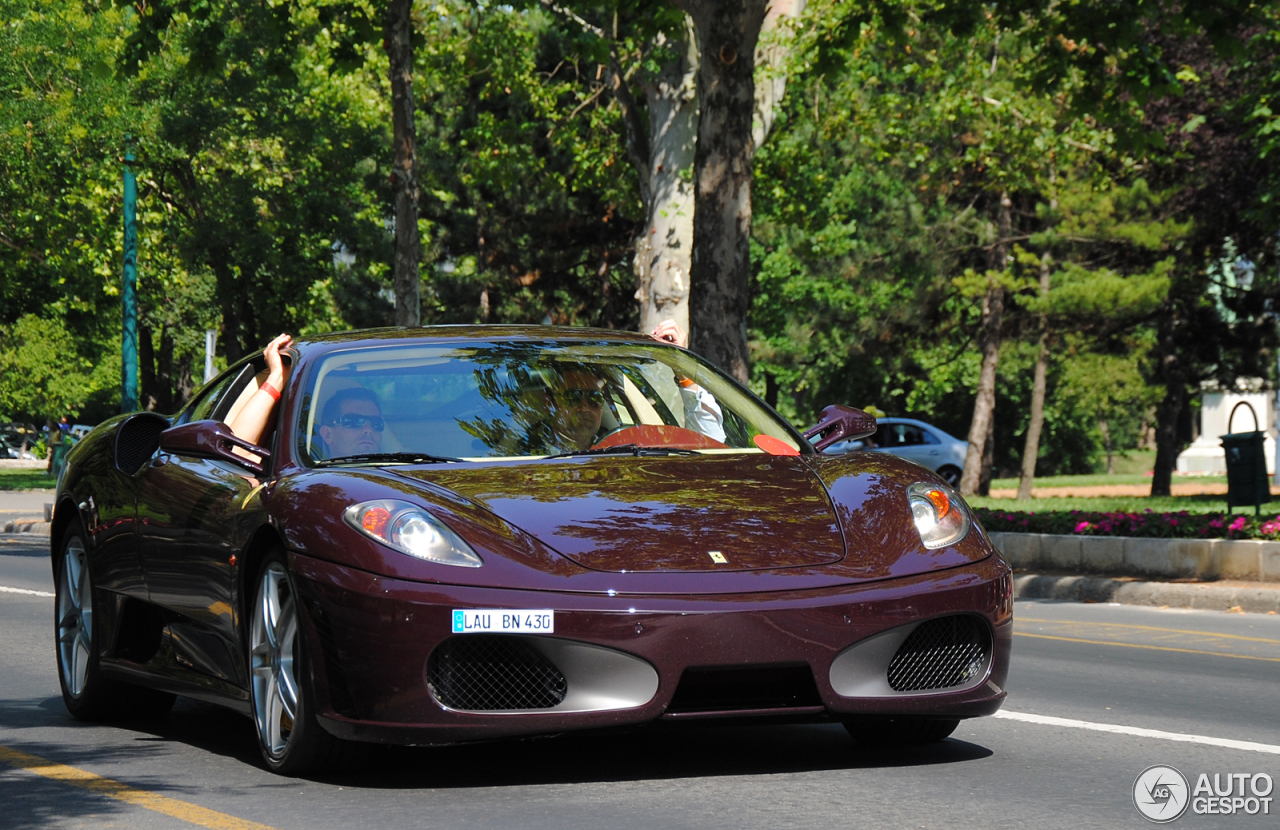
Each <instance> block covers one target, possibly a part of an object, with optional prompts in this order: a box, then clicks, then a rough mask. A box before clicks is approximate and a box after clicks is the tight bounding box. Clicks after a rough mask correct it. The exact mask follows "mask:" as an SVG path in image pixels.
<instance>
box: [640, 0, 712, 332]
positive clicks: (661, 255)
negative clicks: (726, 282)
mask: <svg viewBox="0 0 1280 830" xmlns="http://www.w3.org/2000/svg"><path fill="white" fill-rule="evenodd" d="M670 46H671V48H672V51H673V52H674V53H675V57H674V58H673V59H672V60H671V61H670V62H668V63H667V64H666V65H665V66H663V67H662V69H661V71H660V72H659V73H658V75H657V77H656V78H654V79H653V80H652V81H651V82H650V83H648V84H646V85H645V90H644V93H645V103H646V104H647V106H648V110H649V127H648V141H647V142H635V143H636V144H637V145H638V147H639V148H643V149H641V150H640V151H639V154H640V158H637V159H633V163H636V164H639V163H640V161H641V159H643V165H644V168H643V169H640V168H639V167H637V170H638V172H639V173H640V174H641V179H642V181H643V182H645V184H646V186H644V187H642V188H641V190H642V191H643V192H644V193H645V195H646V196H647V199H646V201H645V213H646V215H647V218H648V221H647V222H646V223H645V224H644V226H643V227H642V228H641V231H640V234H639V236H637V237H636V257H635V272H636V302H637V303H638V304H639V306H640V331H641V332H644V333H648V332H650V331H653V329H654V328H655V327H656V326H657V325H658V324H659V323H661V322H663V321H664V320H674V321H675V322H676V323H677V324H678V325H679V326H680V328H681V329H683V330H684V331H686V332H687V331H689V271H690V259H691V255H692V245H693V212H694V198H693V194H694V190H693V182H692V181H690V180H689V177H688V175H687V171H688V170H689V169H690V168H692V167H693V163H694V148H695V146H696V144H697V135H698V85H697V73H698V46H697V40H696V37H695V35H694V32H693V23H692V21H691V20H688V18H686V26H685V33H684V37H683V38H682V39H681V40H680V41H679V42H678V43H673V44H670ZM635 125H636V126H634V127H633V126H632V125H631V123H630V122H629V119H628V129H629V130H632V129H635V130H642V129H643V127H642V126H640V122H639V119H638V118H637V119H636V121H635ZM642 135H643V133H642Z"/></svg>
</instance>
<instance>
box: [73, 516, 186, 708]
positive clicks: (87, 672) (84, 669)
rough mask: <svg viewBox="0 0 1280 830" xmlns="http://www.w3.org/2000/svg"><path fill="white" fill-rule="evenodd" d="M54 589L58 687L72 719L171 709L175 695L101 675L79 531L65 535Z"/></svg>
mask: <svg viewBox="0 0 1280 830" xmlns="http://www.w3.org/2000/svg"><path fill="white" fill-rule="evenodd" d="M54 591H55V593H54V600H53V602H54V649H55V652H56V655H57V660H58V685H59V686H61V687H62V702H63V703H64V704H65V705H66V707H67V711H68V712H70V713H71V715H72V717H75V718H77V719H79V720H86V721H98V720H114V719H123V718H145V717H156V716H159V715H163V714H164V713H165V712H167V711H169V710H170V709H171V708H173V702H174V696H173V695H172V694H169V693H167V692H161V691H157V690H155V689H147V688H143V687H141V686H134V685H132V684H128V683H121V682H119V681H116V680H111V679H109V678H106V677H103V676H102V666H101V663H100V661H99V651H100V646H99V644H100V642H101V638H102V631H101V626H99V625H96V624H95V620H94V613H93V609H94V604H95V596H94V594H95V592H94V588H93V576H92V574H91V573H90V569H89V554H88V551H87V550H86V548H85V544H84V539H83V538H82V537H81V535H80V533H79V531H77V530H70V531H68V532H67V534H66V535H65V536H64V537H63V541H62V547H61V556H60V557H59V559H58V582H57V586H56V587H55V589H54Z"/></svg>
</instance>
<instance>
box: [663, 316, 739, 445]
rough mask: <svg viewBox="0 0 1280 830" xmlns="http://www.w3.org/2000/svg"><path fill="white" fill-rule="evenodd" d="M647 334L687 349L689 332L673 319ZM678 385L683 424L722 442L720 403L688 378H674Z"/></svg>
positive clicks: (722, 425)
mask: <svg viewBox="0 0 1280 830" xmlns="http://www.w3.org/2000/svg"><path fill="white" fill-rule="evenodd" d="M649 336H650V337H652V338H653V339H654V340H657V341H658V342H660V343H671V344H674V345H676V346H679V347H680V348H682V349H687V348H689V335H687V334H685V333H684V330H683V329H681V328H680V326H679V324H678V323H676V321H675V320H664V321H663V322H661V323H659V324H658V325H657V327H656V328H654V330H653V331H651V332H649ZM676 383H677V384H679V386H680V403H681V405H682V406H683V407H684V425H685V427H686V428H687V429H691V430H693V431H694V432H697V433H700V434H702V435H705V436H707V437H708V438H714V439H715V440H717V441H724V440H725V434H724V412H723V411H722V410H721V409H720V403H719V402H718V401H717V400H716V399H715V396H714V395H712V394H711V393H710V392H708V391H707V390H705V389H703V388H702V387H701V386H699V385H698V384H696V383H694V382H693V381H692V380H691V379H689V378H683V377H677V378H676Z"/></svg>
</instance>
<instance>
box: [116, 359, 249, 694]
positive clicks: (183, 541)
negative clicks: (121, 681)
mask: <svg viewBox="0 0 1280 830" xmlns="http://www.w3.org/2000/svg"><path fill="white" fill-rule="evenodd" d="M251 377H252V371H251V370H250V371H249V372H248V373H247V375H246V374H244V373H242V372H233V373H229V378H220V379H219V380H218V381H216V382H215V383H214V385H213V386H212V387H211V389H210V390H209V391H208V392H207V393H205V394H203V395H202V396H201V399H200V400H198V401H197V402H196V403H195V404H194V405H193V407H192V409H191V410H190V412H191V414H190V416H189V417H187V418H185V419H184V421H187V422H189V421H196V420H204V419H207V418H213V419H215V420H222V419H223V417H224V416H225V403H226V402H227V401H228V400H234V399H235V398H236V397H237V396H238V395H239V393H240V390H242V389H243V388H244V385H245V383H247V381H248V378H251ZM140 478H141V482H140V485H139V490H138V534H139V553H140V556H141V560H142V569H143V573H144V574H145V577H146V580H147V586H148V589H149V592H150V596H151V602H152V603H153V604H155V605H157V606H160V607H161V608H162V609H163V610H164V612H165V619H166V623H167V624H166V627H165V633H166V635H167V637H168V639H169V643H170V645H171V647H172V650H173V658H174V661H175V662H176V664H177V665H176V666H172V667H171V668H173V669H176V670H178V671H180V672H182V673H183V674H184V675H187V676H186V679H188V680H197V681H199V680H203V679H208V678H216V680H219V681H224V682H226V683H231V684H234V685H235V686H238V687H242V688H243V687H244V686H245V685H246V684H247V678H246V676H245V669H244V659H243V657H242V656H241V655H240V646H239V636H238V633H237V632H238V620H237V618H236V610H235V609H236V595H235V589H236V568H235V564H234V556H235V554H236V553H237V551H238V545H237V544H236V537H237V533H236V530H237V528H236V524H237V519H238V518H239V517H240V506H241V505H243V504H244V503H245V501H246V500H247V499H248V497H249V495H250V494H251V493H252V492H253V490H254V489H255V488H256V487H257V486H258V484H259V482H258V480H257V479H256V478H255V477H254V476H253V474H252V473H250V472H249V471H248V470H246V469H244V468H242V467H238V466H236V465H235V464H232V463H230V462H226V461H220V460H210V459H203V458H194V457H188V456H182V455H176V454H173V453H168V452H165V451H163V450H159V451H157V452H156V454H155V455H154V456H153V457H152V459H151V462H150V463H149V464H148V466H146V467H145V468H144V469H143V471H142V472H141V473H140ZM192 670H193V671H194V672H196V673H197V674H198V677H197V676H195V675H191V674H190V672H191V671H192Z"/></svg>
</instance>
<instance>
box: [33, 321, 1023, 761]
mask: <svg viewBox="0 0 1280 830" xmlns="http://www.w3.org/2000/svg"><path fill="white" fill-rule="evenodd" d="M288 359H289V361H290V372H289V375H288V382H287V384H286V388H285V389H284V390H282V394H281V396H280V402H279V404H278V405H276V407H275V412H274V414H273V415H272V416H271V420H270V422H269V424H268V426H267V429H266V432H265V433H264V435H263V436H262V438H261V439H259V441H258V442H257V443H248V442H246V441H245V440H243V439H242V438H238V437H237V436H236V435H235V434H234V433H233V432H232V431H231V429H230V428H229V427H228V426H227V424H228V423H231V422H234V419H235V416H236V414H237V412H238V410H239V409H240V408H241V407H243V406H244V405H245V403H246V402H247V401H248V400H249V399H250V398H251V397H253V395H254V394H255V393H256V392H257V390H258V388H259V386H260V385H261V384H262V383H263V382H264V379H265V377H266V371H265V365H264V364H263V358H262V357H261V356H257V357H254V358H250V359H246V360H242V361H240V362H238V363H236V364H235V365H233V366H231V367H230V368H229V369H227V371H225V372H223V373H222V374H221V375H220V376H218V377H216V378H214V379H213V380H212V381H210V382H209V383H208V384H207V385H206V386H205V387H204V388H203V389H202V390H200V391H199V392H198V393H197V394H196V395H195V396H194V397H193V398H192V400H191V401H190V402H189V403H188V404H187V405H186V407H184V408H183V410H182V411H181V412H179V413H178V414H177V415H175V416H173V417H172V418H168V417H163V416H161V415H158V414H155V413H148V412H141V413H135V414H132V415H126V416H120V417H118V418H115V419H112V420H111V421H109V422H107V423H105V424H103V425H101V426H99V427H98V428H97V429H95V430H94V431H93V432H92V433H90V434H89V435H88V436H87V437H86V438H85V439H84V440H83V441H81V442H80V444H78V445H77V446H76V447H75V449H74V450H73V451H72V452H71V454H70V455H69V457H68V460H67V464H66V467H65V469H64V472H63V474H62V477H61V479H60V481H59V485H58V491H57V500H56V506H55V511H54V517H53V537H52V538H53V543H52V561H53V569H54V575H55V582H56V585H57V592H56V599H55V600H54V602H55V604H56V609H57V610H56V638H55V647H56V650H57V659H58V665H59V677H60V680H61V684H62V692H63V698H64V700H65V702H66V705H67V708H68V709H69V710H70V711H71V713H72V714H73V715H75V716H76V717H80V718H111V717H123V716H143V715H157V714H161V713H163V712H165V711H166V710H167V709H168V708H169V707H170V706H171V705H172V703H173V699H174V695H175V694H179V695H186V696H189V697H193V698H198V699H201V700H205V701H211V702H214V703H218V704H222V705H225V706H229V707H231V708H233V709H236V710H238V711H241V712H243V713H245V714H246V715H248V716H250V717H251V718H252V722H253V724H254V726H255V729H256V732H257V736H258V741H259V744H260V746H261V750H262V756H263V758H264V759H265V763H266V764H267V766H268V767H270V768H271V769H274V770H277V771H279V772H281V773H285V774H302V773H306V772H310V771H315V770H317V769H319V768H321V767H324V766H326V765H329V764H331V763H333V762H334V761H335V760H336V759H341V758H343V757H344V756H345V755H347V754H349V753H347V750H348V749H352V748H356V747H359V745H360V744H361V743H362V742H363V743H370V742H372V743H379V742H380V743H398V744H445V743H455V742H462V741H476V740H487V739H498V738H504V737H510V736H520V735H535V734H545V733H558V732H565V731H568V730H577V729H592V728H600V727H618V726H626V725H637V724H642V723H646V722H650V721H655V720H658V719H664V720H668V721H681V720H697V719H709V718H743V719H749V718H757V717H768V718H770V719H773V720H777V719H786V718H790V719H794V720H796V721H828V722H839V723H843V724H844V725H845V726H846V727H848V729H849V731H850V732H851V733H852V735H853V736H854V738H856V739H858V740H860V741H868V742H914V743H924V742H931V741H938V740H942V739H944V738H946V737H947V736H948V735H949V734H950V733H951V731H952V730H953V729H955V727H956V724H957V723H958V722H959V720H960V719H961V718H969V717H976V716H980V715H988V714H991V713H993V712H995V711H996V710H997V709H998V708H999V706H1000V704H1001V702H1002V701H1003V699H1004V697H1005V690H1004V684H1005V678H1006V675H1007V673H1008V668H1009V652H1010V639H1011V629H1012V624H1011V623H1012V612H1013V605H1012V581H1011V576H1010V570H1009V567H1008V565H1007V564H1006V563H1005V562H1004V560H1003V559H1002V558H1001V556H1000V555H999V553H998V552H997V551H996V550H995V548H993V546H992V544H991V541H990V540H989V539H988V537H987V535H986V533H985V532H984V531H983V529H982V527H981V526H980V525H979V524H978V523H977V522H976V521H975V519H974V518H973V516H972V514H971V512H970V510H969V508H968V506H967V505H966V504H965V503H964V501H963V500H962V499H961V498H960V497H959V496H958V495H957V494H956V493H955V492H954V491H953V490H951V489H950V488H949V487H948V486H947V485H946V484H945V483H944V482H943V481H942V480H941V479H939V478H938V477H937V476H936V475H934V473H932V472H930V471H929V470H926V469H924V468H922V467H918V466H916V465H914V464H912V463H910V462H908V461H905V460H903V459H900V458H896V457H894V456H891V455H884V454H877V453H865V452H853V453H849V454H843V455H833V456H827V455H824V454H823V453H822V448H823V447H825V446H827V445H828V444H830V443H833V442H835V441H838V440H841V439H846V438H853V437H857V436H859V435H868V434H870V433H871V432H872V431H874V429H875V420H874V419H873V418H871V417H870V416H868V415H867V414H866V413H863V412H861V411H859V410H854V409H846V408H843V407H837V406H833V407H828V408H827V409H826V410H824V411H823V413H822V419H821V421H820V422H819V423H818V424H817V425H816V426H815V427H813V428H812V429H810V430H808V431H807V432H805V433H803V434H802V433H800V432H798V431H797V430H796V429H794V428H793V427H791V426H790V425H788V424H787V422H786V421H784V420H783V419H782V418H780V417H779V416H778V415H777V414H776V413H775V412H774V411H773V410H772V409H771V408H770V407H768V406H767V405H765V404H764V403H763V402H762V401H760V400H759V399H758V398H757V397H756V396H754V395H753V394H752V393H751V392H750V391H748V390H747V389H745V388H743V387H742V386H741V385H739V384H738V383H736V382H735V381H734V380H732V379H731V378H729V377H727V376H725V375H724V374H723V373H721V372H719V371H718V370H716V369H715V368H713V367H712V366H710V365H708V364H707V363H705V362H704V361H702V360H701V359H699V358H698V357H697V356H696V355H695V354H693V353H691V352H689V351H687V350H684V349H681V348H679V347H677V346H674V345H670V344H664V343H660V342H657V341H655V340H652V339H650V338H646V337H643V336H640V335H628V334H620V333H618V332H606V331H596V330H590V329H564V328H550V327H437V328H419V329H385V330H377V331H366V332H352V333H345V334H337V335H327V336H320V337H313V338H307V339H302V340H299V341H297V342H296V343H294V344H293V345H292V347H291V349H290V350H289V352H288Z"/></svg>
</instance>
